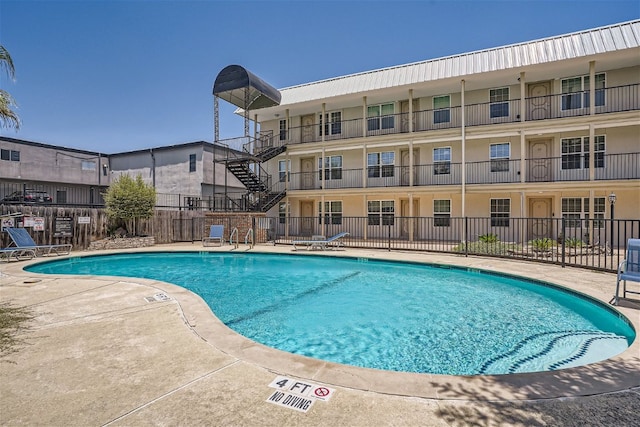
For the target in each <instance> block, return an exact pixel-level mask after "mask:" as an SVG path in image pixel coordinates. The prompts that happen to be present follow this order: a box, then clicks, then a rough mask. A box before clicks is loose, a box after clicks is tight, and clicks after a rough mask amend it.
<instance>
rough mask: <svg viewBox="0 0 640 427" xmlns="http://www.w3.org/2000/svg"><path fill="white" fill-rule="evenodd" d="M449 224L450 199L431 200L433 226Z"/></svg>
mask: <svg viewBox="0 0 640 427" xmlns="http://www.w3.org/2000/svg"><path fill="white" fill-rule="evenodd" d="M450 225H451V200H434V201H433V226H434V227H449V226H450Z"/></svg>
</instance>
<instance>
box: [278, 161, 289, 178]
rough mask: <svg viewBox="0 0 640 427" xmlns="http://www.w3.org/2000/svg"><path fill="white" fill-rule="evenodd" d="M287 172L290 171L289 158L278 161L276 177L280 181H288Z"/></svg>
mask: <svg viewBox="0 0 640 427" xmlns="http://www.w3.org/2000/svg"><path fill="white" fill-rule="evenodd" d="M289 172H291V160H280V161H278V177H279V178H278V179H279V180H280V182H285V180H286V181H287V182H288V181H289V180H291V177H290V176H289Z"/></svg>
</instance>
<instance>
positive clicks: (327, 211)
mask: <svg viewBox="0 0 640 427" xmlns="http://www.w3.org/2000/svg"><path fill="white" fill-rule="evenodd" d="M321 207H322V202H318V211H319V212H321V214H322V210H321V209H320V208H321ZM319 223H320V222H319ZM324 223H325V224H338V225H340V224H342V202H341V201H339V200H334V201H328V202H326V201H325V202H324Z"/></svg>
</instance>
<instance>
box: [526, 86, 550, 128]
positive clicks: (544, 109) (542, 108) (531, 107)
mask: <svg viewBox="0 0 640 427" xmlns="http://www.w3.org/2000/svg"><path fill="white" fill-rule="evenodd" d="M527 98H528V100H527V120H543V119H549V118H551V82H549V81H546V82H536V83H529V84H528V85H527Z"/></svg>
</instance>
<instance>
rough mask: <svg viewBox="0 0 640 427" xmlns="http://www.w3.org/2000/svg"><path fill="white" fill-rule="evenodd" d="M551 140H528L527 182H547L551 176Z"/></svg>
mask: <svg viewBox="0 0 640 427" xmlns="http://www.w3.org/2000/svg"><path fill="white" fill-rule="evenodd" d="M551 161H552V159H551V140H549V139H540V140H535V141H529V160H528V165H529V166H528V170H529V173H528V175H529V176H528V177H527V181H529V182H547V181H551V180H552V178H553V169H552V167H551V165H552V163H551Z"/></svg>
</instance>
